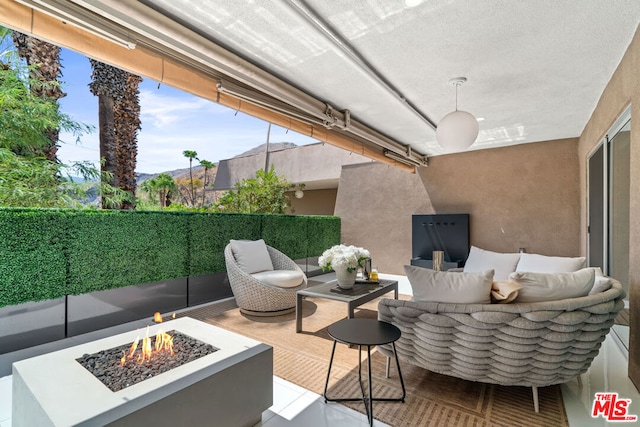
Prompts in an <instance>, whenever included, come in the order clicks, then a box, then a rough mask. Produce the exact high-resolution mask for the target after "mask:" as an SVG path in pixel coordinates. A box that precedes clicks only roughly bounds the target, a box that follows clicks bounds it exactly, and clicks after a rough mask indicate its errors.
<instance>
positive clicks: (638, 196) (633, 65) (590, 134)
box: [578, 30, 640, 387]
mask: <svg viewBox="0 0 640 427" xmlns="http://www.w3.org/2000/svg"><path fill="white" fill-rule="evenodd" d="M639 70H640V30H637V31H636V34H635V36H634V38H633V40H632V42H631V44H630V45H629V48H628V49H627V52H626V53H625V55H624V57H623V58H622V60H621V61H620V65H619V66H618V68H617V69H616V71H615V72H614V74H613V76H612V77H611V80H610V81H609V84H608V85H607V87H606V88H605V90H604V92H603V93H602V96H601V97H600V100H599V101H598V104H597V105H596V107H595V109H594V111H593V114H592V116H591V118H590V119H589V121H588V122H587V125H586V126H585V128H584V131H583V132H582V135H581V136H580V142H579V147H578V150H579V157H580V192H581V195H582V196H581V228H582V232H581V233H580V234H581V236H582V241H581V245H582V248H583V252H585V253H586V247H587V240H586V236H587V233H586V228H587V205H586V203H587V159H588V155H589V153H590V152H591V151H593V150H594V149H595V147H596V146H597V144H598V143H599V142H600V141H601V140H602V138H603V137H604V135H605V134H606V132H607V131H608V130H609V129H610V128H611V126H612V125H613V123H614V122H615V121H616V119H617V118H618V117H619V116H620V115H621V114H622V112H623V111H624V110H625V109H626V108H627V107H628V106H629V105H631V150H630V163H631V164H630V166H631V167H630V171H631V176H630V224H629V288H630V290H629V308H630V337H629V377H630V378H631V379H632V381H633V382H634V383H635V385H636V387H639V386H640V316H639V315H638V310H639V309H640V131H639V130H638V128H639V127H640V110H639V105H640V71H639Z"/></svg>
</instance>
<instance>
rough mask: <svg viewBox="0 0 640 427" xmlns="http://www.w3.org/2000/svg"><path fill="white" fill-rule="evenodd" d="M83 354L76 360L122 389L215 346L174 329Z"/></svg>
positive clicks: (110, 387)
mask: <svg viewBox="0 0 640 427" xmlns="http://www.w3.org/2000/svg"><path fill="white" fill-rule="evenodd" d="M148 330H149V329H148V328H147V336H146V337H145V338H143V339H142V345H138V344H139V343H140V339H139V338H136V340H135V341H134V342H133V343H130V344H125V345H121V346H119V347H114V348H110V349H108V350H102V351H99V352H97V353H93V354H85V355H84V356H82V357H80V358H78V359H76V361H77V362H78V363H80V364H81V365H82V366H84V367H85V369H86V370H88V371H89V372H91V373H92V374H93V376H95V377H96V378H97V379H98V380H100V382H102V383H103V384H104V385H106V386H107V387H109V390H111V391H118V390H122V389H123V388H126V387H130V386H132V385H134V384H137V383H139V382H140V381H144V380H146V379H149V378H153V377H155V376H156V375H159V374H161V373H163V372H167V371H170V370H171V369H173V368H177V367H178V366H182V365H184V364H185V363H189V362H191V361H192V360H196V359H199V358H201V357H203V356H206V355H207V354H211V353H213V352H215V351H217V350H218V349H217V348H215V347H214V346H212V345H211V344H205V343H203V342H202V341H200V340H197V339H195V338H191V337H190V336H188V335H184V334H182V333H180V332H176V331H169V332H164V331H161V330H160V331H158V332H157V333H156V336H155V337H149V336H148Z"/></svg>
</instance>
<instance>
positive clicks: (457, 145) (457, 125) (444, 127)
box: [436, 77, 480, 152]
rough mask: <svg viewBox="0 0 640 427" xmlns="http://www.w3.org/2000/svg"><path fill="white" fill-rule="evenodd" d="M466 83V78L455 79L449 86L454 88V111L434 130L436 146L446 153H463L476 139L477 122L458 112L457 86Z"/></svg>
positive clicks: (469, 116) (469, 115)
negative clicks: (438, 145)
mask: <svg viewBox="0 0 640 427" xmlns="http://www.w3.org/2000/svg"><path fill="white" fill-rule="evenodd" d="M466 81H467V78H466V77H455V78H453V79H451V80H449V84H452V85H455V87H456V110H455V111H453V112H451V113H449V114H447V115H446V116H444V117H443V118H442V120H440V123H438V127H437V129H436V139H437V140H438V144H440V146H441V147H442V148H444V149H445V150H447V151H448V152H457V151H464V150H466V149H467V148H469V147H470V146H471V144H473V143H474V142H475V141H476V138H477V137H478V131H479V129H480V127H479V126H478V121H477V120H476V118H475V117H473V114H471V113H468V112H466V111H460V110H458V86H460V85H461V84H463V83H464V82H466Z"/></svg>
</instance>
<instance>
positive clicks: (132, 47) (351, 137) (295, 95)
mask: <svg viewBox="0 0 640 427" xmlns="http://www.w3.org/2000/svg"><path fill="white" fill-rule="evenodd" d="M75 3H82V5H83V6H84V7H83V6H80V5H79V4H75ZM96 3H100V9H99V14H98V13H95V12H96V11H98V10H97V9H96V7H95V6H94V5H95V4H96ZM92 9H94V10H92ZM0 16H1V17H2V18H0V20H1V21H2V24H4V25H6V26H8V27H10V28H13V29H15V30H18V31H20V32H23V33H26V34H30V35H33V36H35V37H38V38H41V39H44V40H47V41H49V42H52V43H55V44H57V45H60V46H62V47H65V48H69V49H72V50H74V51H77V52H79V53H82V54H84V55H86V56H88V57H91V58H94V59H98V60H100V61H103V62H105V63H108V64H112V65H114V66H117V67H119V68H122V69H125V70H127V71H129V72H132V73H135V74H138V75H141V76H144V77H147V78H151V79H153V80H156V81H158V82H160V83H166V84H168V85H170V86H173V87H176V88H178V89H181V90H184V91H186V92H189V93H192V94H194V95H197V96H200V97H202V98H205V99H208V100H211V101H214V102H217V103H219V104H221V105H225V106H227V107H229V108H231V109H234V110H236V111H241V112H244V113H246V114H249V115H252V116H254V117H258V118H260V119H263V120H266V121H269V122H271V123H274V124H277V125H279V126H282V127H284V128H287V129H291V130H294V131H296V132H298V133H301V134H304V135H307V136H310V137H312V138H316V139H318V140H319V141H322V142H326V143H328V144H331V145H334V146H337V147H340V148H342V149H345V150H348V151H350V152H354V153H357V154H360V155H363V156H366V157H368V158H371V159H374V160H377V161H380V162H383V163H387V164H390V165H393V166H396V167H399V168H401V169H403V170H406V171H409V172H414V171H415V167H416V166H426V164H427V158H426V156H424V155H422V154H419V153H416V152H415V151H414V150H413V149H412V148H411V147H410V146H408V145H404V144H401V143H399V142H397V141H395V140H394V139H392V138H389V137H387V136H385V135H384V134H382V133H380V132H378V131H377V130H375V129H372V128H371V127H369V126H367V125H365V124H363V123H361V122H359V121H358V120H356V119H355V118H353V117H352V116H351V112H350V111H349V110H343V111H339V110H337V109H335V108H334V107H332V106H331V105H330V104H329V103H327V102H324V101H322V100H319V99H316V98H314V97H312V96H310V95H308V94H307V93H305V92H303V91H302V90H299V89H297V88H296V87H294V86H292V85H290V84H288V83H287V82H285V81H283V80H281V79H279V78H277V77H275V76H273V75H271V74H269V73H268V72H266V71H264V70H262V69H261V68H259V67H257V66H255V65H253V64H251V63H250V62H248V61H246V60H244V59H242V58H240V57H239V56H237V55H235V54H234V53H232V52H230V51H228V50H226V49H224V48H222V47H221V46H219V45H217V44H215V43H213V42H212V41H210V40H208V39H206V38H204V37H202V36H200V35H198V34H196V33H195V32H193V31H191V30H188V29H187V28H185V27H183V26H181V25H179V24H178V23H176V22H175V21H171V20H169V19H168V18H166V17H164V16H162V15H161V14H159V13H157V12H155V11H154V10H152V9H150V8H148V7H147V6H145V5H143V4H141V3H139V2H117V1H106V2H92V1H87V2H69V1H57V0H46V1H40V0H36V1H33V0H18V2H15V1H11V0H3V1H1V2H0Z"/></svg>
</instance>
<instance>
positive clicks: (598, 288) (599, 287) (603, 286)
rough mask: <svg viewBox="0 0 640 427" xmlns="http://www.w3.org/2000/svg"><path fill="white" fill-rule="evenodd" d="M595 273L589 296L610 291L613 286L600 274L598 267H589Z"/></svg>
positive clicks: (607, 278) (608, 279) (609, 279)
mask: <svg viewBox="0 0 640 427" xmlns="http://www.w3.org/2000/svg"><path fill="white" fill-rule="evenodd" d="M589 268H592V269H593V270H594V271H595V274H596V279H595V281H594V283H593V288H591V291H590V292H589V295H593V294H599V293H600V292H604V291H607V290H609V289H611V286H612V285H613V284H612V282H611V278H610V277H607V276H605V275H604V273H602V269H601V268H600V267H589Z"/></svg>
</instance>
